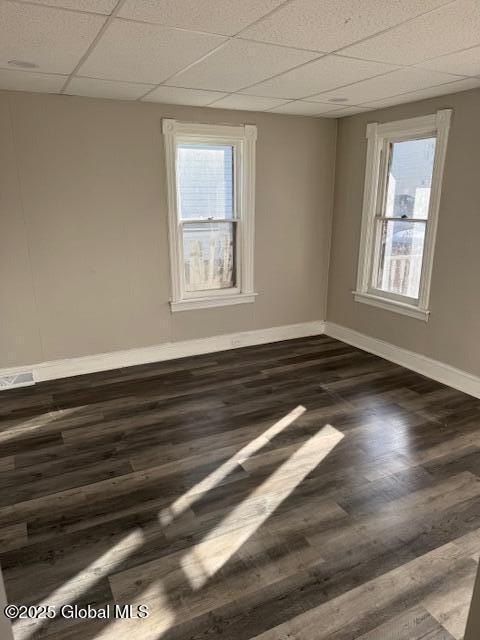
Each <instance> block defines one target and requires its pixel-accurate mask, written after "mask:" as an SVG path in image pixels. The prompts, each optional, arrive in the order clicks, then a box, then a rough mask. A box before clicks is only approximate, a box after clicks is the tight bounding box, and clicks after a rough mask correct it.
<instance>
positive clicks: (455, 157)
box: [327, 90, 480, 375]
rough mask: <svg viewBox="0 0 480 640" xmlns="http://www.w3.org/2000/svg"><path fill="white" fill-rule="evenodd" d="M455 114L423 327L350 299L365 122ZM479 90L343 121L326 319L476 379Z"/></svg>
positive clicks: (479, 358)
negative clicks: (448, 111)
mask: <svg viewBox="0 0 480 640" xmlns="http://www.w3.org/2000/svg"><path fill="white" fill-rule="evenodd" d="M445 108H452V109H453V120H452V125H451V129H450V137H449V143H448V149H447V158H446V164H445V174H444V181H443V191H442V200H441V205H440V213H439V224H438V235H437V246H436V252H435V258H434V265H433V277H432V289H431V298H430V310H431V317H430V320H429V322H428V323H424V322H422V321H420V320H416V319H414V318H409V317H406V316H402V315H398V314H395V313H392V312H390V311H384V310H381V309H378V308H375V307H371V306H367V305H365V304H361V303H358V302H354V300H353V297H352V294H351V291H352V290H353V289H354V288H355V283H356V274H357V259H358V248H359V238H360V223H361V215H362V197H363V181H364V175H365V156H366V139H365V131H366V125H367V123H368V122H386V121H389V120H398V119H402V118H410V117H414V116H418V115H425V114H428V113H433V112H435V111H436V110H437V109H445ZM479 188H480V90H474V91H468V92H464V93H458V94H455V95H449V96H444V97H441V98H434V99H430V100H425V101H422V102H417V103H413V104H405V105H401V106H397V107H391V108H389V109H384V110H380V111H375V112H371V113H367V114H361V115H358V116H354V117H350V118H346V119H342V120H340V121H339V125H338V142H337V159H336V178H335V205H334V215H333V236H332V250H331V262H330V274H329V288H328V310H327V318H328V320H329V321H330V322H335V323H337V324H340V325H343V326H345V327H348V328H351V329H354V330H356V331H359V332H361V333H364V334H366V335H368V336H372V337H375V338H378V339H381V340H386V341H387V342H390V343H392V344H394V345H397V346H400V347H403V348H405V349H409V350H411V351H415V352H417V353H420V354H424V355H427V356H429V357H431V358H434V359H436V360H439V361H441V362H445V363H448V364H450V365H452V366H455V367H458V368H460V369H463V370H465V371H469V372H472V373H474V374H477V375H480V340H479V331H480V287H479V277H480V195H479V193H480V191H479Z"/></svg>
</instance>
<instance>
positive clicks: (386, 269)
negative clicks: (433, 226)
mask: <svg viewBox="0 0 480 640" xmlns="http://www.w3.org/2000/svg"><path fill="white" fill-rule="evenodd" d="M377 225H378V227H377V254H376V255H378V256H379V259H378V269H377V274H376V276H375V279H376V284H375V286H376V288H377V289H382V290H383V291H389V292H390V293H397V294H399V295H403V296H409V297H411V298H418V293H419V287H420V275H421V271H422V259H423V245H424V241H425V227H426V223H425V222H411V221H409V220H399V221H396V220H378V221H377Z"/></svg>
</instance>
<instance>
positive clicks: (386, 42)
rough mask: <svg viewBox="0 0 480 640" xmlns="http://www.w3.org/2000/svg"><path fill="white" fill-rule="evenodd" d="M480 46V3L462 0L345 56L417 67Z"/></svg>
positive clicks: (475, 0)
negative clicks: (430, 59)
mask: <svg viewBox="0 0 480 640" xmlns="http://www.w3.org/2000/svg"><path fill="white" fill-rule="evenodd" d="M477 44H480V2H479V1H478V0H458V2H454V3H453V4H449V5H447V6H445V7H441V8H439V9H437V10H436V11H432V12H431V13H429V14H427V15H424V16H422V17H420V18H416V19H415V20H412V21H411V22H408V23H406V24H403V25H401V26H398V27H395V28H394V29H392V30H391V31H388V32H386V33H383V34H381V35H378V36H375V37H373V38H371V39H370V40H366V41H365V42H361V43H359V44H356V45H353V46H352V47H348V48H347V49H345V50H344V51H343V52H342V53H346V54H348V55H353V56H357V57H359V58H365V59H366V60H381V61H383V62H391V63H394V64H415V63H417V62H422V61H423V60H428V59H429V58H435V57H437V56H441V55H443V54H445V53H451V52H453V51H457V50H459V49H465V48H466V47H470V46H474V45H477Z"/></svg>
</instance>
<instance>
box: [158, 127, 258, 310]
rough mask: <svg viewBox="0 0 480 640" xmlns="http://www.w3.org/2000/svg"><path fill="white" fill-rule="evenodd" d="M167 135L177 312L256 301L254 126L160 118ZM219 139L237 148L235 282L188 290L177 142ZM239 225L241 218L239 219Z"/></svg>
mask: <svg viewBox="0 0 480 640" xmlns="http://www.w3.org/2000/svg"><path fill="white" fill-rule="evenodd" d="M162 131H163V135H164V138H165V154H166V168H167V191H168V226H169V246H170V274H171V287H172V291H171V301H170V306H171V310H172V312H173V311H188V310H192V309H203V308H208V307H220V306H225V305H233V304H244V303H251V302H254V301H255V296H256V293H255V291H254V282H253V260H254V236H255V142H256V139H257V127H256V126H255V125H250V124H246V125H242V126H231V125H211V124H194V123H184V122H178V121H177V120H173V119H170V118H164V119H163V120H162ZM179 141H181V142H185V141H189V142H199V143H200V142H207V143H208V142H210V143H211V142H212V141H214V142H217V143H222V144H231V145H232V146H234V147H235V193H236V198H237V200H236V210H237V219H238V220H239V226H238V227H237V264H236V267H237V286H236V287H235V288H233V289H218V290H215V291H207V292H205V295H201V294H200V292H197V291H195V292H187V291H185V287H184V284H183V277H184V276H183V274H184V267H183V244H182V234H181V232H180V226H179V216H178V211H177V177H176V145H177V142H179ZM237 224H238V223H237Z"/></svg>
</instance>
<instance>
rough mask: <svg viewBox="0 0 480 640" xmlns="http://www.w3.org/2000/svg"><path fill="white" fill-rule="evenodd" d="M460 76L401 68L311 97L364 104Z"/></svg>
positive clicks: (449, 80)
mask: <svg viewBox="0 0 480 640" xmlns="http://www.w3.org/2000/svg"><path fill="white" fill-rule="evenodd" d="M457 79H458V76H452V75H448V74H446V73H438V72H436V71H425V69H416V68H413V67H410V68H408V69H400V70H398V71H393V72H392V73H388V74H387V75H385V76H381V77H379V78H370V79H369V80H364V81H363V82H357V83H355V84H352V85H350V86H348V87H343V89H337V90H335V91H327V92H325V93H321V94H318V95H317V96H313V97H312V98H310V99H311V100H314V101H315V100H318V101H319V102H326V101H328V100H336V99H338V98H345V99H346V100H345V102H346V103H347V104H354V105H355V104H362V103H364V102H371V101H372V100H382V99H384V98H389V97H391V96H394V95H397V94H399V93H405V92H407V91H416V90H417V89H425V88H427V87H433V86H435V85H439V84H444V83H446V82H451V81H453V80H457Z"/></svg>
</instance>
